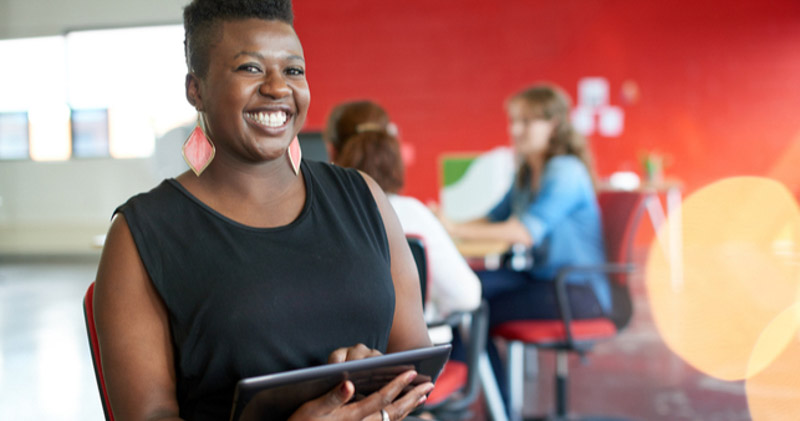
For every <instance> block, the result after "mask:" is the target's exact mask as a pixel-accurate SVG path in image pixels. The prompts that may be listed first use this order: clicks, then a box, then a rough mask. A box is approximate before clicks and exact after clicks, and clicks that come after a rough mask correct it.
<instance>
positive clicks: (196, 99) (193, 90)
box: [186, 72, 203, 111]
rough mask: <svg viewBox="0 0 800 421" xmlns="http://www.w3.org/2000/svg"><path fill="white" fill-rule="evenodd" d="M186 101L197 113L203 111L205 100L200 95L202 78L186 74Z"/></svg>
mask: <svg viewBox="0 0 800 421" xmlns="http://www.w3.org/2000/svg"><path fill="white" fill-rule="evenodd" d="M186 100H187V101H189V104H192V106H193V107H194V108H195V109H196V110H197V111H203V98H202V96H201V95H200V78H198V77H197V75H195V74H194V73H191V72H189V73H187V74H186Z"/></svg>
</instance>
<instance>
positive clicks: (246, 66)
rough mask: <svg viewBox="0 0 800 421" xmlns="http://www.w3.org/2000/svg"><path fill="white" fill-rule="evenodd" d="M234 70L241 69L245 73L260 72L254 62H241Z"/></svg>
mask: <svg viewBox="0 0 800 421" xmlns="http://www.w3.org/2000/svg"><path fill="white" fill-rule="evenodd" d="M236 70H241V71H244V72H247V73H260V72H261V68H260V67H258V66H256V65H255V64H243V65H241V66H239V67H238V68H237V69H236Z"/></svg>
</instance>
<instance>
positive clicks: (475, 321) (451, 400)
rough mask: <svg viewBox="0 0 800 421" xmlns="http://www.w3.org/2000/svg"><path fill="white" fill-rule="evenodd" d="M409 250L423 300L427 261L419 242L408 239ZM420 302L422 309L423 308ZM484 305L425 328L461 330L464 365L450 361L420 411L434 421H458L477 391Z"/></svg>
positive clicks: (485, 327)
mask: <svg viewBox="0 0 800 421" xmlns="http://www.w3.org/2000/svg"><path fill="white" fill-rule="evenodd" d="M406 238H407V239H408V245H409V248H411V254H412V255H413V256H414V261H415V262H416V264H417V270H418V273H419V277H420V286H421V288H422V291H423V296H424V297H427V288H428V286H429V283H428V259H427V253H426V249H425V244H424V242H423V240H422V238H420V237H418V236H414V235H408V236H407V237H406ZM424 303H425V301H424V298H423V306H424ZM488 317H489V314H488V305H487V304H486V302H485V301H482V302H481V304H480V305H479V306H478V308H476V309H474V310H472V311H464V312H454V313H453V314H450V315H449V316H448V317H447V318H446V319H445V320H441V321H436V322H433V323H430V324H429V325H428V327H429V328H432V327H438V326H448V327H456V328H461V332H460V333H461V334H462V339H463V343H464V346H465V348H466V361H465V362H461V361H454V360H450V361H448V362H447V364H446V365H445V367H444V370H443V371H442V373H441V374H440V375H439V378H438V379H437V380H436V387H435V388H434V389H433V391H432V392H431V393H430V395H429V396H428V400H427V401H426V402H425V405H424V407H423V411H427V412H430V413H432V414H433V415H434V416H436V417H437V419H459V418H463V417H464V416H466V415H467V414H468V411H469V407H470V405H472V404H473V403H474V402H475V399H476V398H477V396H478V392H479V390H480V384H481V379H480V376H479V370H478V362H479V359H480V357H481V354H482V353H483V352H484V349H485V344H486V338H487V335H488V331H489V319H488Z"/></svg>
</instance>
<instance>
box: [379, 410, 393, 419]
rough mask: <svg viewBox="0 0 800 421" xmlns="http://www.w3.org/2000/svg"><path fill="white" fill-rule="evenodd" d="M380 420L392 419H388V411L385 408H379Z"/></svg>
mask: <svg viewBox="0 0 800 421" xmlns="http://www.w3.org/2000/svg"><path fill="white" fill-rule="evenodd" d="M381 421H392V420H391V419H389V413H388V412H386V410H385V409H381Z"/></svg>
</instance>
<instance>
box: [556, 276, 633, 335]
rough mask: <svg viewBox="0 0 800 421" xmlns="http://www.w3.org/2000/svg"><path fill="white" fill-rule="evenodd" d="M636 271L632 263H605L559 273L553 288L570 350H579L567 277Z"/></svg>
mask: <svg viewBox="0 0 800 421" xmlns="http://www.w3.org/2000/svg"><path fill="white" fill-rule="evenodd" d="M635 270H636V266H635V265H633V264H631V263H604V264H600V265H586V266H566V267H563V268H561V270H559V271H558V275H557V276H556V279H555V282H554V285H553V287H554V288H555V292H556V305H557V306H558V312H559V315H560V316H561V321H562V322H563V323H564V334H565V336H566V338H567V345H568V346H569V347H570V348H573V349H577V347H576V345H575V340H574V338H573V335H572V326H571V325H572V312H571V311H570V307H569V298H568V297H567V277H568V276H569V275H570V274H573V273H608V274H614V273H632V272H634V271H635Z"/></svg>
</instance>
